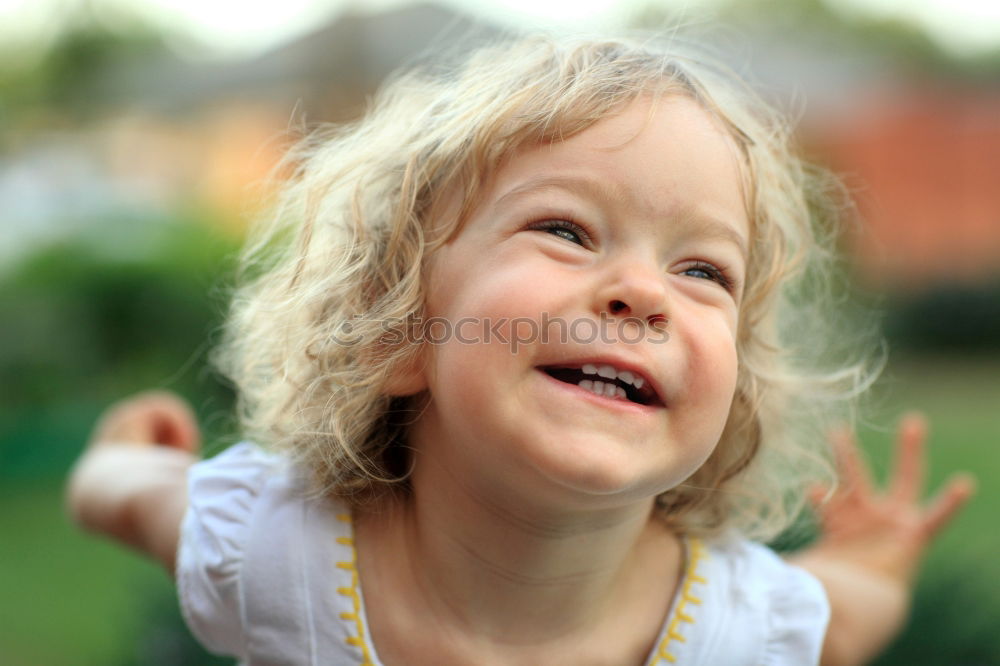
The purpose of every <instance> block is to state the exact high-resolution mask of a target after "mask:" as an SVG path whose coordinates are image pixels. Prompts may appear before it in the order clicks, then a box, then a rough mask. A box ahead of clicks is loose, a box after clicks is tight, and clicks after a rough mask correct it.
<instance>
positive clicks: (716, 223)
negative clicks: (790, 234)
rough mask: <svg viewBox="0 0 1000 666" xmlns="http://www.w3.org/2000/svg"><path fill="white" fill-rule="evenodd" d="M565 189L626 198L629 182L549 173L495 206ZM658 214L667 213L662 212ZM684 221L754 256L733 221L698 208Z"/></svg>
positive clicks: (696, 230) (609, 198)
mask: <svg viewBox="0 0 1000 666" xmlns="http://www.w3.org/2000/svg"><path fill="white" fill-rule="evenodd" d="M547 189H561V190H567V191H569V192H572V193H575V194H581V195H586V196H591V197H595V198H597V199H601V200H604V201H620V200H622V199H624V198H625V196H626V190H625V186H624V185H621V184H617V183H607V182H604V181H599V180H594V179H590V178H578V177H574V176H547V177H545V178H538V179H533V180H529V181H528V182H526V183H522V184H521V185H518V186H517V187H515V188H513V189H512V190H510V191H508V192H505V193H504V194H503V195H502V196H500V197H499V198H498V199H497V200H496V201H495V202H494V204H493V207H494V208H499V207H500V206H501V205H502V204H503V203H505V202H508V201H510V200H513V199H519V198H521V197H523V196H526V195H528V194H532V193H534V192H537V191H539V190H547ZM657 215H658V217H661V218H662V217H664V216H663V215H659V214H658V213H657ZM683 219H684V221H685V222H687V223H688V224H690V225H694V228H693V229H692V235H697V236H702V237H705V238H709V239H716V240H722V241H728V242H730V243H732V244H733V245H735V246H736V247H737V248H738V249H739V251H740V252H741V253H742V255H743V258H744V260H747V259H748V258H749V256H750V251H749V248H748V247H747V239H746V238H745V237H744V236H743V234H741V233H740V232H738V231H737V230H736V229H735V228H733V225H731V224H727V223H726V222H724V221H722V220H720V219H718V218H716V217H714V216H711V215H704V214H699V213H697V212H695V211H687V212H686V215H685V216H684V218H683Z"/></svg>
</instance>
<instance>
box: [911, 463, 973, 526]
mask: <svg viewBox="0 0 1000 666" xmlns="http://www.w3.org/2000/svg"><path fill="white" fill-rule="evenodd" d="M975 492H976V481H975V479H974V478H973V477H971V476H969V475H967V474H963V475H960V476H957V477H954V478H952V479H951V480H950V481H949V482H948V483H947V484H946V485H945V487H944V488H943V489H942V490H941V492H939V493H938V494H937V496H936V497H935V498H934V499H933V500H932V501H931V503H930V505H929V506H928V507H927V511H926V513H925V514H924V533H925V534H926V535H927V538H931V537H933V536H934V535H935V534H937V533H938V532H939V531H940V530H941V529H942V528H944V527H945V526H946V525H947V524H948V523H949V522H951V520H952V518H954V517H955V515H956V514H957V513H958V511H959V510H960V509H961V508H962V507H963V506H964V505H965V503H966V502H967V501H968V500H969V498H970V497H972V496H973V495H974V494H975Z"/></svg>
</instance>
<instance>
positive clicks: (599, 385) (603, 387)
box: [539, 363, 663, 407]
mask: <svg viewBox="0 0 1000 666" xmlns="http://www.w3.org/2000/svg"><path fill="white" fill-rule="evenodd" d="M539 370H541V371H542V372H544V373H545V374H547V375H549V376H550V377H552V378H553V379H558V380H559V381H561V382H564V383H566V384H573V385H575V386H579V387H580V388H582V389H586V390H588V391H591V392H592V393H595V394H597V395H600V396H603V397H605V398H611V399H615V400H627V401H629V402H634V403H638V404H640V405H647V406H660V407H662V406H663V401H662V400H660V397H659V396H658V395H657V394H656V391H655V390H654V389H653V387H652V386H650V384H649V382H648V381H647V380H646V379H645V378H643V377H641V376H638V375H636V374H635V373H633V372H629V371H627V370H617V369H615V368H614V367H613V366H610V365H596V364H592V363H585V364H584V365H582V366H577V367H573V366H542V367H540V368H539Z"/></svg>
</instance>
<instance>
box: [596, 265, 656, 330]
mask: <svg viewBox="0 0 1000 666" xmlns="http://www.w3.org/2000/svg"><path fill="white" fill-rule="evenodd" d="M602 279H603V280H604V283H603V284H602V285H601V286H600V287H599V288H598V289H597V290H596V295H595V303H594V306H595V309H596V310H597V312H598V313H599V314H600V313H604V312H606V313H608V314H611V315H613V316H616V317H617V316H620V317H635V318H637V319H642V320H643V321H645V322H647V323H650V324H661V323H665V322H666V320H667V316H668V312H667V310H668V309H669V302H668V301H669V297H668V293H667V281H666V274H665V272H664V271H662V270H661V269H659V267H656V266H653V265H646V264H644V263H640V262H637V261H622V262H619V263H618V264H617V265H616V266H615V267H614V268H613V270H612V271H610V272H608V273H605V274H604V275H603V276H602Z"/></svg>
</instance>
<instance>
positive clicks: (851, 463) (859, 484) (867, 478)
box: [830, 428, 872, 494]
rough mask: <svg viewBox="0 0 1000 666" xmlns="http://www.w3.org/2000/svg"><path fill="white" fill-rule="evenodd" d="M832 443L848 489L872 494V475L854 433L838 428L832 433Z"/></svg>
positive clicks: (841, 474) (841, 475)
mask: <svg viewBox="0 0 1000 666" xmlns="http://www.w3.org/2000/svg"><path fill="white" fill-rule="evenodd" d="M830 442H831V443H832V444H833V451H834V454H835V456H836V458H837V467H838V469H839V471H840V477H841V479H842V480H843V481H844V486H845V487H846V489H847V490H848V491H854V492H860V493H862V494H869V493H871V488H872V478H871V473H870V472H869V471H868V464H867V463H866V462H865V461H864V460H863V459H862V457H861V453H860V451H859V450H858V443H857V438H856V437H855V436H854V433H853V432H852V431H851V430H850V429H848V428H837V429H835V430H833V431H832V432H831V433H830Z"/></svg>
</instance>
